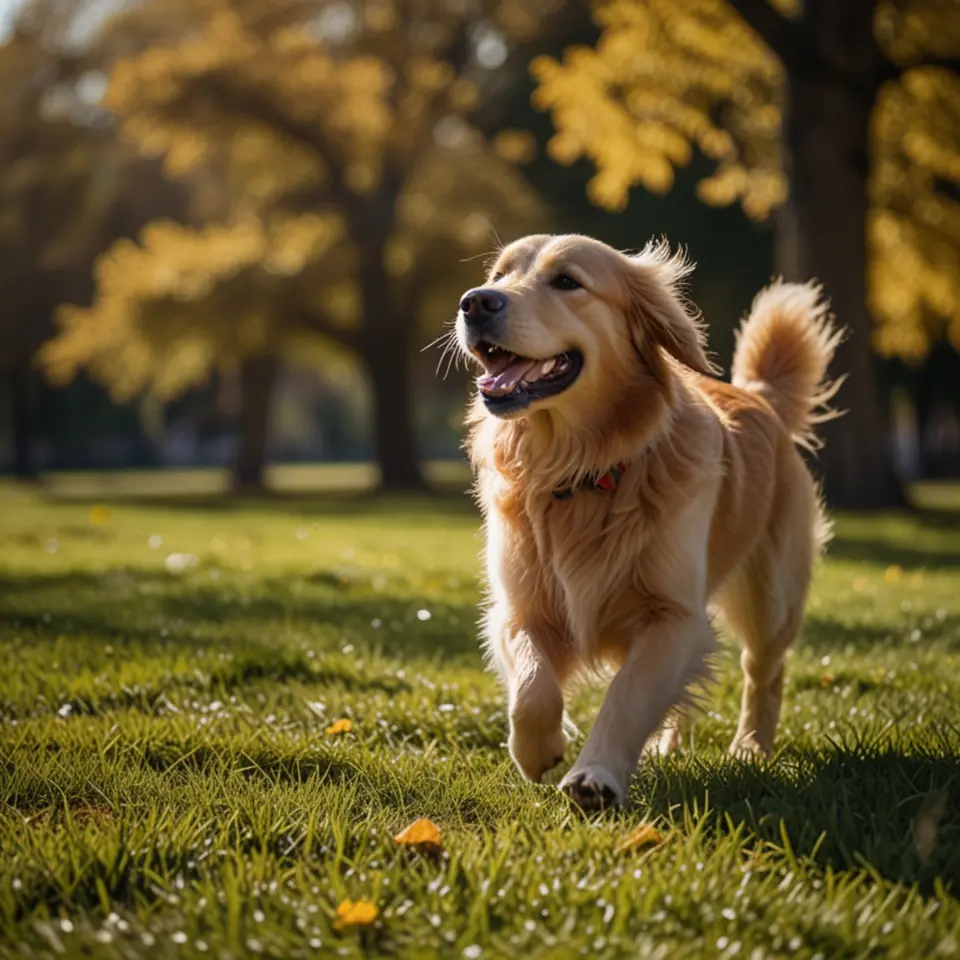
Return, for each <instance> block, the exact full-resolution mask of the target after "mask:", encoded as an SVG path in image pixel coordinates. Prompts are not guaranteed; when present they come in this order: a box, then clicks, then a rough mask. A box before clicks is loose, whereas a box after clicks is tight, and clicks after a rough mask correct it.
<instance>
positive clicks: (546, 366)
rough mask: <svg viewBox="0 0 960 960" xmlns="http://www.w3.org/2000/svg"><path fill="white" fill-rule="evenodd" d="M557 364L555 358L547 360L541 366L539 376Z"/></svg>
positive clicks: (545, 373) (544, 374)
mask: <svg viewBox="0 0 960 960" xmlns="http://www.w3.org/2000/svg"><path fill="white" fill-rule="evenodd" d="M556 364H557V361H556V360H548V361H547V362H546V363H545V364H544V365H543V366H542V367H541V368H540V374H541V376H546V375H547V374H548V373H549V372H550V371H551V370H552V369H553V368H554V367H555V366H556Z"/></svg>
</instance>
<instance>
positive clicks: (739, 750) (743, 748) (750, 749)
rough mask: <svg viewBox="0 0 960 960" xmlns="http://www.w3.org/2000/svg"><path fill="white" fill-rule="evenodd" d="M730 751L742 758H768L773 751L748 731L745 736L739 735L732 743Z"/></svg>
mask: <svg viewBox="0 0 960 960" xmlns="http://www.w3.org/2000/svg"><path fill="white" fill-rule="evenodd" d="M730 753H731V754H732V755H733V756H735V757H738V758H739V759H740V760H766V759H767V758H768V757H769V756H770V753H771V751H770V750H769V749H768V748H767V747H765V746H764V745H763V744H761V743H760V741H759V740H757V738H756V737H755V736H754V735H753V734H752V733H748V734H747V735H746V736H745V737H737V738H736V739H735V740H734V741H733V743H731V744H730Z"/></svg>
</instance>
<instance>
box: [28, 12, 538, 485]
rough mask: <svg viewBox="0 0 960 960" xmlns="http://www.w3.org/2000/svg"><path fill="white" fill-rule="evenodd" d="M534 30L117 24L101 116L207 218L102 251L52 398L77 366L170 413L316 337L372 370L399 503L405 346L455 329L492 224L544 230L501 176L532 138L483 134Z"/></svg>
mask: <svg viewBox="0 0 960 960" xmlns="http://www.w3.org/2000/svg"><path fill="white" fill-rule="evenodd" d="M547 6H549V5H547ZM544 12H546V10H545V8H544V5H543V4H536V3H533V2H529V3H515V2H513V3H507V2H503V3H500V2H494V0H487V2H484V3H478V4H472V5H467V4H465V5H461V6H458V5H453V4H448V3H443V2H439V0H436V2H434V0H403V2H399V0H398V2H392V0H366V2H359V3H350V4H347V3H342V2H327V0H306V2H304V0H296V2H292V0H243V2H232V0H189V2H187V0H144V2H143V3H140V4H138V5H135V6H133V7H132V8H130V9H129V10H127V11H125V12H124V13H123V14H121V15H120V16H118V17H115V18H114V19H113V20H112V21H110V22H109V23H108V24H107V25H106V26H105V28H104V31H103V37H102V39H101V40H100V42H101V43H102V44H103V45H104V47H105V49H109V50H110V51H111V52H112V51H116V50H121V51H123V56H121V57H120V58H119V59H118V60H117V61H116V62H115V64H113V65H112V68H111V69H110V75H109V86H108V88H107V92H106V96H105V98H104V105H105V106H106V107H107V108H108V109H109V110H110V111H111V113H112V115H113V116H114V117H115V118H116V121H117V123H118V124H119V127H120V130H121V132H122V134H123V135H124V136H125V137H126V138H128V139H129V140H130V141H131V142H132V143H133V144H135V145H136V146H137V148H138V149H139V150H140V151H141V152H142V153H144V154H145V155H147V156H150V157H157V158H161V159H162V161H163V164H164V168H165V170H166V171H167V173H168V175H169V176H171V177H175V178H189V179H190V180H191V182H192V183H193V185H194V190H195V193H196V195H197V196H198V197H200V198H201V205H202V207H203V210H204V214H205V217H206V220H205V222H204V223H203V224H202V225H199V226H196V225H194V224H192V223H180V224H174V223H154V224H151V225H149V226H148V228H146V229H145V230H144V232H143V234H142V235H141V237H140V241H139V243H137V244H133V243H130V242H122V243H119V244H117V245H116V246H115V247H113V248H112V249H110V250H108V251H107V252H106V253H104V255H103V256H102V258H101V260H100V262H99V263H98V265H97V270H96V279H97V293H96V297H95V299H94V302H93V303H92V305H91V306H89V307H80V308H77V307H73V308H67V309H65V310H64V311H63V312H62V316H61V323H62V328H61V333H60V335H59V337H58V338H57V339H56V340H54V341H53V342H51V343H50V344H49V345H48V346H47V347H46V348H45V350H44V352H43V359H44V362H45V364H46V366H47V368H48V370H49V371H50V372H51V373H52V375H53V376H54V377H56V378H57V379H58V380H61V381H63V380H66V379H69V378H70V377H71V376H73V375H74V374H75V372H76V371H77V370H78V369H80V368H82V367H89V369H90V370H91V372H92V373H93V374H94V375H95V376H97V377H98V378H100V379H102V380H103V381H104V382H105V383H107V384H108V385H109V386H110V387H111V389H112V390H113V391H114V393H115V395H117V396H119V397H128V396H130V395H132V394H134V393H135V392H137V391H140V390H144V389H149V390H153V391H156V392H157V393H158V394H160V395H162V396H164V397H171V396H175V395H176V394H177V393H178V392H180V391H182V390H183V389H185V388H187V387H188V386H190V385H193V384H195V383H197V382H198V381H200V380H201V379H202V378H203V377H204V376H205V375H206V373H207V371H208V370H209V369H210V368H211V367H212V366H214V365H217V364H230V363H236V362H242V361H243V359H244V358H245V357H251V356H262V355H264V354H277V355H280V354H283V353H284V352H290V351H297V350H298V349H300V347H301V346H302V342H303V338H304V337H319V338H321V339H323V340H324V341H325V342H327V343H328V344H331V345H333V346H334V347H335V348H339V349H341V350H346V351H351V352H354V353H355V354H356V355H357V356H358V357H359V358H360V359H361V362H362V363H363V364H364V366H365V367H366V368H367V370H368V371H369V373H370V375H371V379H372V386H373V388H374V392H375V394H377V416H378V426H379V431H378V433H379V435H380V436H381V438H382V439H383V440H384V442H386V441H387V439H388V435H389V437H391V438H393V440H392V443H393V444H394V445H395V446H394V447H393V456H394V457H395V458H405V460H406V462H405V463H404V464H400V463H399V462H398V463H397V465H396V471H397V472H396V475H395V478H394V480H395V482H394V483H393V485H407V484H411V485H412V484H415V483H416V482H417V479H416V477H414V476H412V475H411V470H413V469H415V468H414V466H413V465H414V464H415V458H414V456H413V451H412V449H410V448H411V447H412V441H411V439H410V436H409V420H410V416H409V409H408V404H409V398H408V394H409V389H410V384H409V382H408V378H407V375H406V371H405V367H406V365H407V364H408V362H409V361H408V354H409V352H410V349H411V346H412V345H413V337H414V331H415V330H416V329H417V327H418V325H420V324H424V323H426V322H429V323H430V324H431V326H434V327H436V326H437V325H438V323H439V321H440V319H441V318H442V317H443V318H445V317H449V316H451V315H452V314H453V312H454V309H455V307H454V306H452V305H455V303H456V293H457V292H458V291H459V290H461V289H462V288H463V286H465V285H466V283H467V282H468V279H469V278H470V277H472V276H473V275H474V273H475V270H474V268H473V267H472V266H471V265H469V264H467V263H464V262H463V261H465V260H466V259H467V258H470V257H474V256H477V255H481V254H483V253H485V252H486V251H488V250H490V249H491V248H492V247H493V246H494V244H495V231H494V226H493V225H494V223H496V225H497V229H498V230H500V231H503V232H509V233H514V232H515V233H519V232H525V231H526V230H528V229H530V228H531V227H532V226H533V225H534V223H538V222H539V223H542V213H543V211H542V209H541V206H540V204H539V202H538V200H537V198H536V195H535V194H534V192H533V191H532V190H531V189H530V188H529V186H528V185H527V184H526V182H525V180H524V179H523V177H522V176H521V175H520V174H519V173H518V172H517V171H516V169H515V166H516V164H517V163H518V162H522V161H523V160H525V159H526V158H527V157H528V156H529V151H530V138H529V137H528V136H527V135H525V134H523V133H521V132H519V131H509V130H507V131H500V132H499V133H494V132H489V133H488V129H489V128H490V127H491V120H490V117H491V115H493V114H495V112H496V111H495V106H496V103H495V101H496V94H497V91H498V90H500V89H501V87H502V84H503V83H504V82H505V77H507V76H508V74H509V70H510V69H517V68H519V69H522V63H523V58H522V57H519V56H517V54H516V51H517V50H519V49H521V48H523V45H524V44H526V43H529V42H530V40H531V38H534V37H536V36H537V34H538V31H539V30H540V29H541V24H540V22H539V20H538V16H537V15H538V14H540V13H544ZM494 125H495V124H494ZM440 302H442V303H443V306H442V307H439V306H438V304H439V303H440ZM441 311H442V312H441ZM381 394H382V395H381ZM401 417H402V418H403V419H405V420H406V425H404V424H403V423H401V419H400V418H401ZM401 434H402V436H401ZM398 443H399V444H400V445H405V446H406V447H407V448H408V449H407V450H406V452H404V451H401V450H400V449H399V447H398V446H396V444H398ZM380 452H381V456H382V458H383V456H389V455H390V454H389V451H387V450H385V449H384V448H383V447H382V446H381V450H380Z"/></svg>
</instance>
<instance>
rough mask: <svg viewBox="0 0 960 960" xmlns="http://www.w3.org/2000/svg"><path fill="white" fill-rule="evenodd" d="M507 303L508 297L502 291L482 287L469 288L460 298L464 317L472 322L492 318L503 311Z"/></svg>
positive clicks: (468, 321) (480, 321)
mask: <svg viewBox="0 0 960 960" xmlns="http://www.w3.org/2000/svg"><path fill="white" fill-rule="evenodd" d="M506 305H507V298H506V297H505V296H504V295H503V294H502V293H500V292H498V291H497V290H485V289H483V288H482V287H477V288H475V289H473V290H468V291H467V292H466V293H465V294H464V295H463V297H462V298H461V300H460V309H461V310H462V311H463V319H464V320H466V321H467V323H471V324H472V323H483V322H484V321H486V320H491V319H492V318H493V317H495V316H497V314H499V313H502V312H503V310H504V308H505V307H506Z"/></svg>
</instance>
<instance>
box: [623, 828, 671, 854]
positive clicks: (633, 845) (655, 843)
mask: <svg viewBox="0 0 960 960" xmlns="http://www.w3.org/2000/svg"><path fill="white" fill-rule="evenodd" d="M665 839H666V838H665V837H664V835H663V834H662V833H661V832H660V831H659V830H657V829H656V828H655V827H653V826H652V825H651V824H649V823H641V824H640V826H639V827H637V829H636V830H634V831H633V833H631V834H630V836H629V837H627V839H626V840H623V841H622V842H621V843H620V844H618V846H617V853H625V852H626V851H627V850H640V849H642V848H643V847H659V846H660V844H661V843H663V842H664V840H665Z"/></svg>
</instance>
